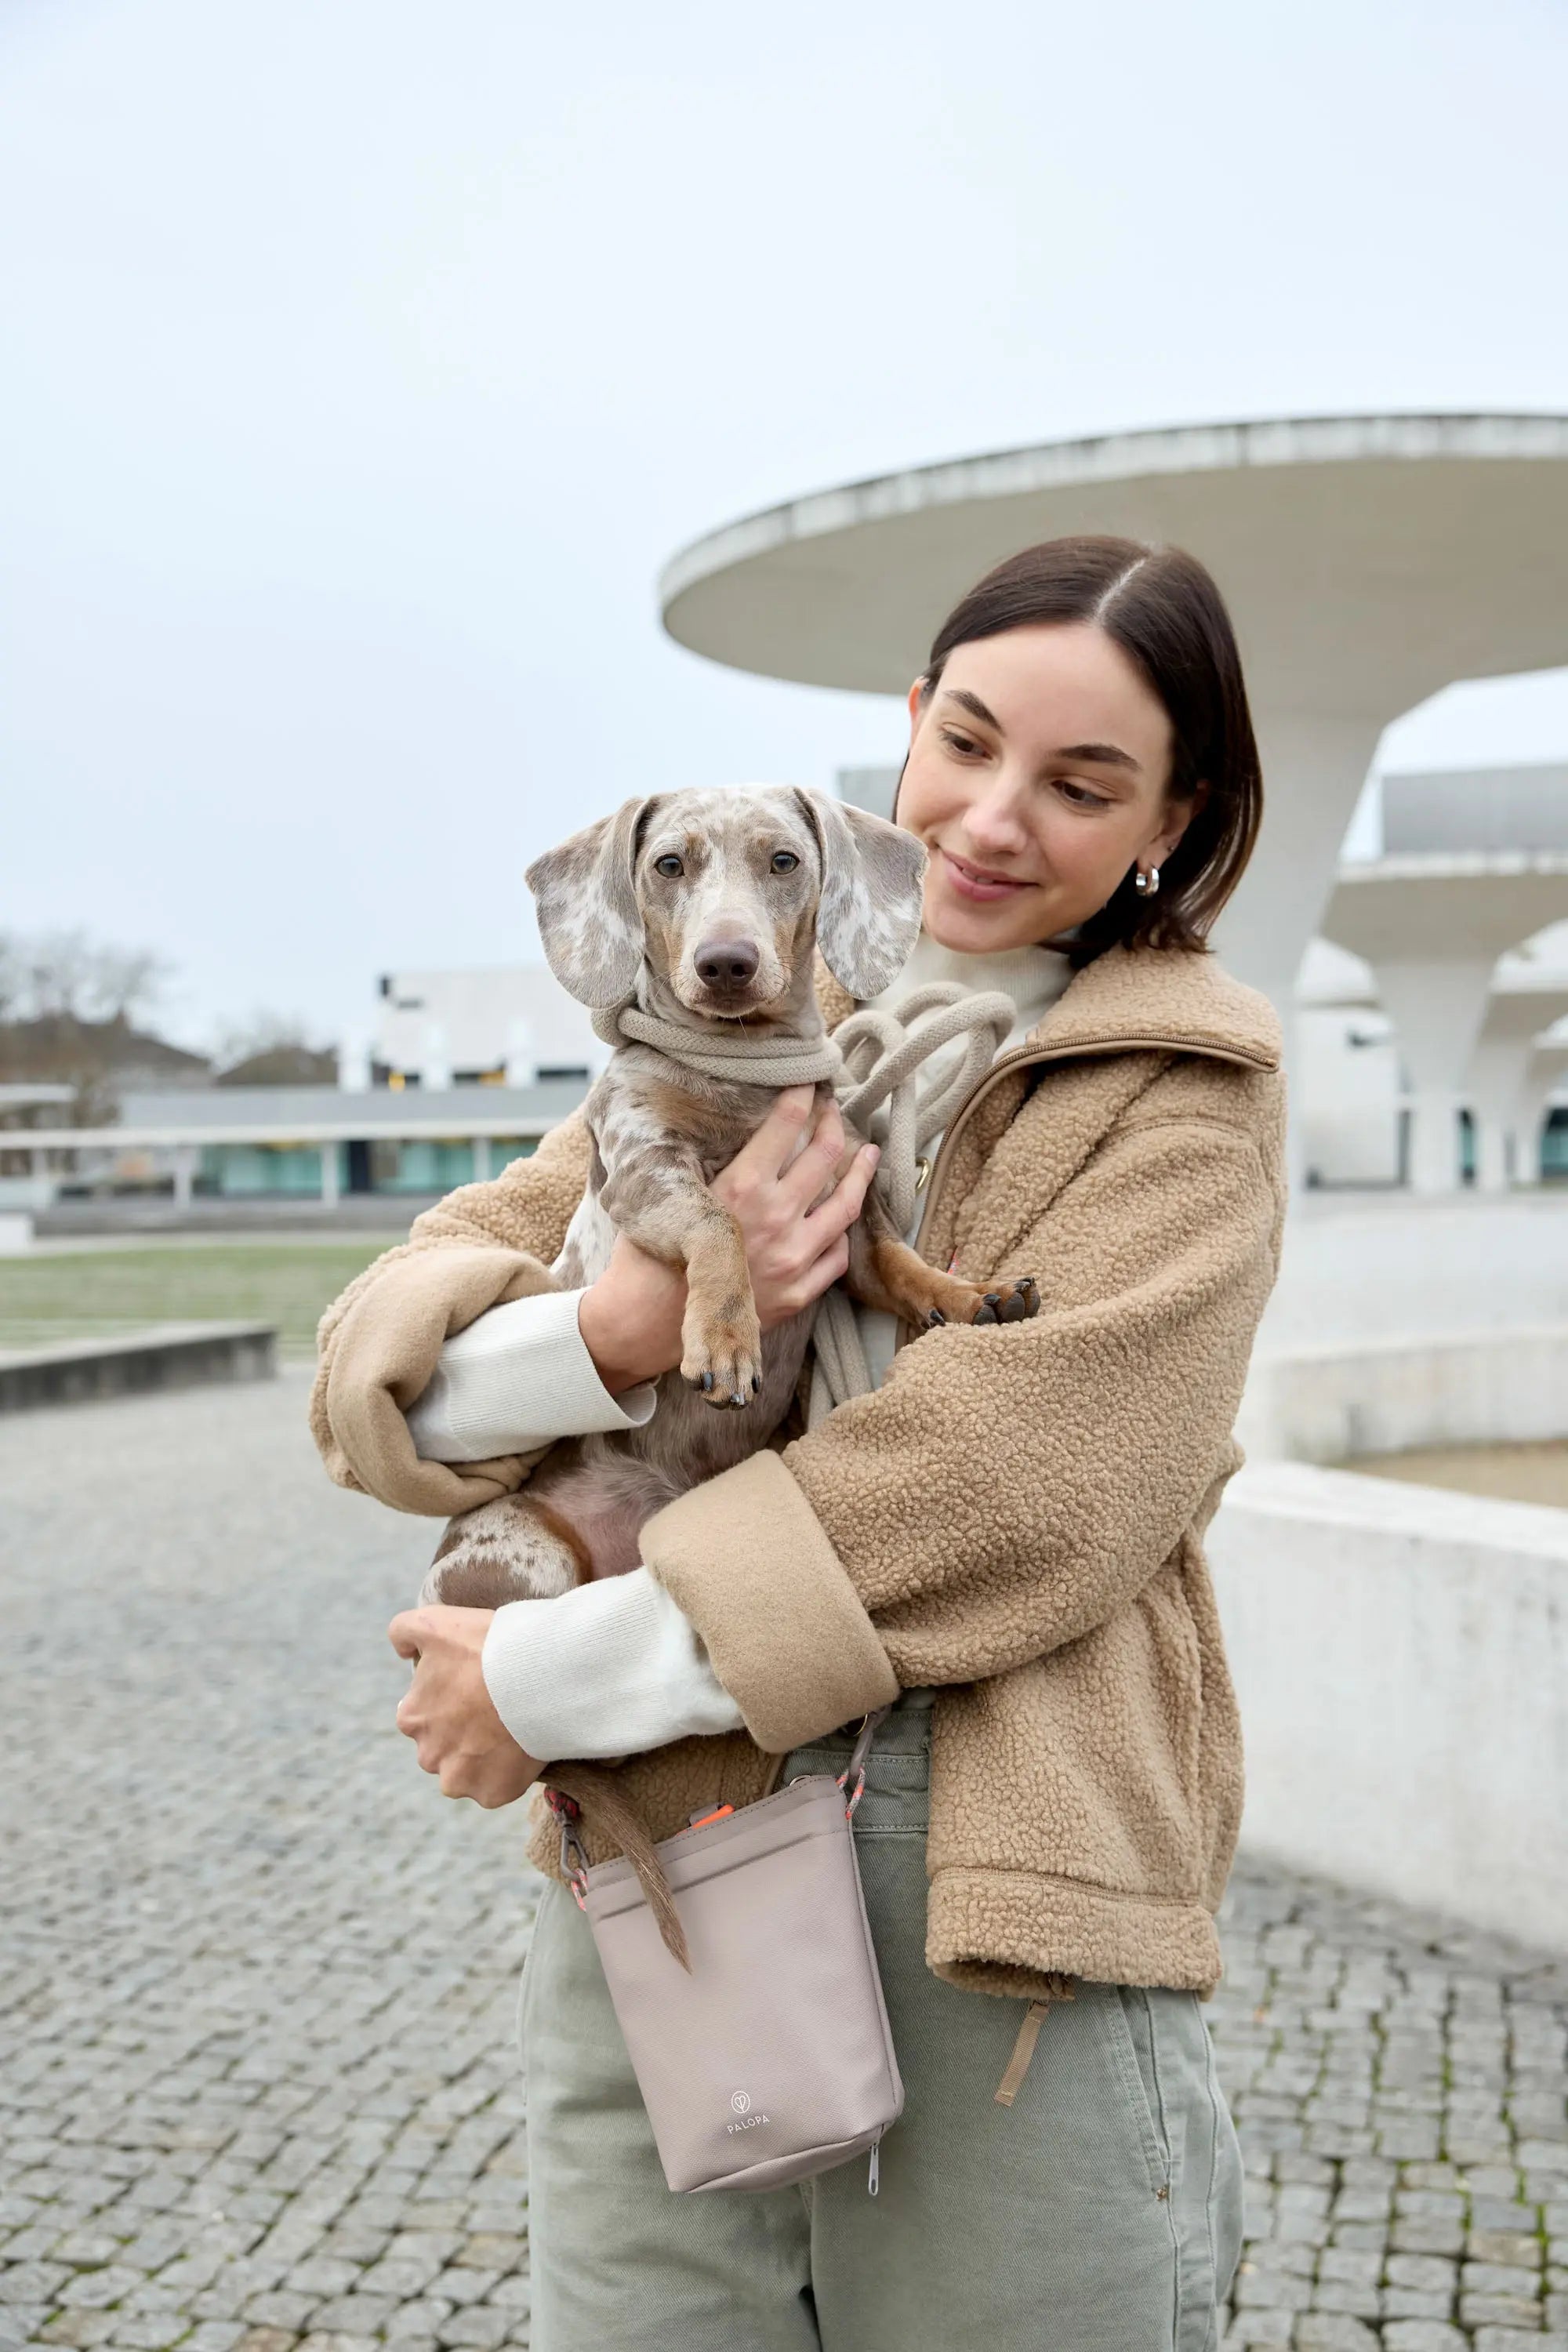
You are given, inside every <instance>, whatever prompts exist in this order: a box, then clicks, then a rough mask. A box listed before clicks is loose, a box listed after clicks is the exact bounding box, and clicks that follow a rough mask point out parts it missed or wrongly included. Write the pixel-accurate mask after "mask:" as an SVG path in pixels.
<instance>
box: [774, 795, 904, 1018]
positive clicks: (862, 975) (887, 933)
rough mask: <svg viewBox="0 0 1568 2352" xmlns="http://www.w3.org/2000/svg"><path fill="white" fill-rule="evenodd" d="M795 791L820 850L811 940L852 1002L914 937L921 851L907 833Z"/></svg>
mask: <svg viewBox="0 0 1568 2352" xmlns="http://www.w3.org/2000/svg"><path fill="white" fill-rule="evenodd" d="M795 798H796V799H797V800H798V802H799V803H800V805H801V807H802V809H803V810H804V812H805V816H806V819H807V822H808V823H809V824H810V825H811V827H812V830H813V831H814V832H815V834H816V839H817V844H818V846H819V847H820V849H821V851H822V898H821V903H820V904H819V906H818V908H817V910H816V944H817V946H818V947H819V948H820V949H821V950H822V961H823V962H824V963H825V964H826V966H827V969H828V971H830V972H831V973H832V974H833V977H834V979H835V980H836V981H837V982H838V984H839V986H840V987H841V988H847V990H848V991H849V993H850V995H851V996H853V997H854V998H855V999H856V1001H857V1003H865V1001H866V999H867V998H868V996H880V994H881V992H882V991H883V989H885V988H887V987H889V986H890V985H891V983H892V982H894V981H895V980H897V978H898V976H899V974H900V971H902V970H903V968H904V966H905V964H906V963H907V962H908V961H909V958H910V950H911V949H912V948H913V946H914V943H915V941H916V940H917V939H918V938H919V937H920V929H921V883H922V881H923V879H924V876H925V865H926V854H925V851H924V850H923V849H922V848H921V845H920V843H919V842H918V841H917V840H916V839H915V837H914V835H913V834H912V833H904V832H902V831H900V827H899V826H898V825H896V824H887V823H886V822H885V821H884V820H883V819H882V818H881V817H879V816H870V815H868V814H867V812H866V811H865V810H864V809H858V808H855V807H852V806H850V805H849V804H847V803H845V802H843V801H830V800H828V799H827V798H826V795H825V794H823V793H809V792H805V791H803V790H802V789H801V788H800V787H799V786H796V787H795Z"/></svg>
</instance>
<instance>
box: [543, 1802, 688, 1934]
mask: <svg viewBox="0 0 1568 2352" xmlns="http://www.w3.org/2000/svg"><path fill="white" fill-rule="evenodd" d="M548 1785H549V1786H550V1787H551V1788H552V1789H559V1790H560V1791H561V1794H562V1795H563V1797H570V1798H571V1799H572V1800H573V1801H574V1804H577V1805H580V1806H581V1807H582V1810H583V1813H584V1818H585V1819H586V1820H587V1821H588V1822H591V1823H592V1825H593V1827H594V1829H595V1832H596V1833H597V1834H598V1835H599V1836H600V1837H602V1838H604V1839H605V1840H606V1841H607V1842H609V1843H612V1844H615V1845H618V1846H619V1847H620V1849H621V1852H622V1853H624V1854H625V1855H626V1860H627V1861H628V1862H629V1863H630V1864H631V1866H632V1868H633V1869H634V1870H635V1871H636V1873H637V1884H638V1885H639V1886H640V1887H641V1888H642V1891H643V1895H644V1897H645V1898H646V1900H647V1907H648V1909H649V1910H650V1911H651V1912H652V1913H653V1916H654V1919H655V1921H656V1922H657V1924H658V1932H659V1934H660V1936H661V1937H663V1939H664V1944H665V1948H666V1949H667V1950H668V1952H670V1953H672V1954H673V1956H674V1957H675V1958H676V1959H678V1960H679V1962H680V1965H681V1967H682V1968H683V1969H685V1970H686V1972H687V1974H688V1975H690V1973H691V1953H690V1950H689V1948H688V1945H687V1941H686V1930H685V1928H684V1927H682V1926H681V1924H680V1914H679V1911H678V1910H677V1909H676V1907H675V1896H674V1894H673V1893H672V1891H671V1889H670V1884H669V1881H668V1878H667V1877H666V1876H665V1874H664V1868H663V1865H662V1864H661V1863H660V1861H659V1858H658V1848H657V1847H656V1845H655V1844H654V1842H653V1837H652V1834H651V1833H650V1832H649V1830H648V1826H647V1822H645V1821H644V1819H643V1817H642V1815H641V1813H639V1812H638V1811H637V1807H636V1805H634V1804H633V1803H632V1801H631V1800H630V1798H629V1797H628V1796H627V1795H626V1791H625V1790H624V1789H623V1788H622V1787H621V1785H620V1780H619V1776H618V1775H617V1774H616V1773H614V1772H608V1771H606V1770H605V1769H604V1767H603V1766H602V1765H597V1764H552V1766H551V1767H550V1772H549V1777H548Z"/></svg>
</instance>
